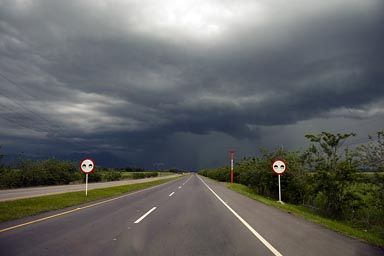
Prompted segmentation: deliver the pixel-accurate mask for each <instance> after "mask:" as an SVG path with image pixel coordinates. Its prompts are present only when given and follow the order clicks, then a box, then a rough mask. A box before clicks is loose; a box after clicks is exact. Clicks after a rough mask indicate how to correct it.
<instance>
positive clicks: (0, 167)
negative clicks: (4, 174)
mask: <svg viewBox="0 0 384 256" xmlns="http://www.w3.org/2000/svg"><path fill="white" fill-rule="evenodd" d="M1 147H2V145H0V149H1ZM3 157H4V154H3V153H0V161H1V160H2V159H3ZM3 168H4V164H3V163H0V170H2V169H3Z"/></svg>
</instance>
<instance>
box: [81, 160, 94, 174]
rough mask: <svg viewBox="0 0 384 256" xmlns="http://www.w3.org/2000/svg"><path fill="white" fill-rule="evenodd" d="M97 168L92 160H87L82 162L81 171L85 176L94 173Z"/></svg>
mask: <svg viewBox="0 0 384 256" xmlns="http://www.w3.org/2000/svg"><path fill="white" fill-rule="evenodd" d="M95 168H96V165H95V162H94V161H93V159H91V158H85V159H83V160H82V161H81V162H80V171H81V172H82V173H84V174H90V173H92V172H93V171H94V170H95Z"/></svg>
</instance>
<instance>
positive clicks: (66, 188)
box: [0, 175, 178, 202]
mask: <svg viewBox="0 0 384 256" xmlns="http://www.w3.org/2000/svg"><path fill="white" fill-rule="evenodd" d="M177 176H178V175H169V176H161V177H155V178H146V179H137V180H120V181H110V182H97V183H88V190H92V189H97V188H108V187H116V186H123V185H129V184H136V183H142V182H149V181H154V180H161V179H168V178H173V177H177ZM82 190H84V191H85V184H76V185H58V186H44V187H33V188H17V189H3V190H0V202H2V201H10V200H16V199H22V198H30V197H37V196H46V195H54V194H62V193H68V192H74V191H82Z"/></svg>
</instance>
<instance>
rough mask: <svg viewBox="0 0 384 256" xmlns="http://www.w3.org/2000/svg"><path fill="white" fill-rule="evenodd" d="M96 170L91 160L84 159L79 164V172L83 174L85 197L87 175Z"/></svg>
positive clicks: (86, 194)
mask: <svg viewBox="0 0 384 256" xmlns="http://www.w3.org/2000/svg"><path fill="white" fill-rule="evenodd" d="M95 168H96V165H95V162H94V161H93V160H92V159H91V158H85V159H83V160H82V161H81V162H80V171H81V172H82V173H84V174H85V196H88V174H90V173H92V172H93V171H94V170H95Z"/></svg>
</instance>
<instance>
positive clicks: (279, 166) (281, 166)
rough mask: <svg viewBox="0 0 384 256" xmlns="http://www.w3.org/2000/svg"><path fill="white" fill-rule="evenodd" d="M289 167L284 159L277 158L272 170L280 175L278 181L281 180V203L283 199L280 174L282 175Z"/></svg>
mask: <svg viewBox="0 0 384 256" xmlns="http://www.w3.org/2000/svg"><path fill="white" fill-rule="evenodd" d="M286 169H287V165H286V164H285V162H284V161H283V160H279V159H278V160H275V161H274V162H273V163H272V171H273V172H274V173H276V174H277V177H278V181H279V201H278V202H279V203H282V204H284V203H283V201H281V183H280V175H282V174H283V173H284V172H285V171H286Z"/></svg>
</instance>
